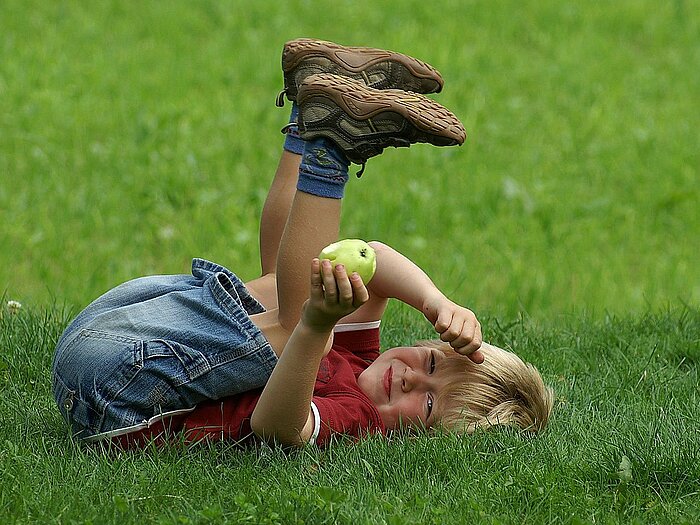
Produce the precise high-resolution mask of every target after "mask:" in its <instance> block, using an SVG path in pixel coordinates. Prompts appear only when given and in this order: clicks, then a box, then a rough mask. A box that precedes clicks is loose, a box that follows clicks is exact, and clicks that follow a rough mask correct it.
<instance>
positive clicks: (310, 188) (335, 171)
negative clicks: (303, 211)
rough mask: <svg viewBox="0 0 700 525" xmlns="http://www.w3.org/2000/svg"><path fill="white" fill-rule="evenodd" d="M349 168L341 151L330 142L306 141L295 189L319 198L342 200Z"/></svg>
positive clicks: (322, 139) (322, 140) (323, 140)
mask: <svg viewBox="0 0 700 525" xmlns="http://www.w3.org/2000/svg"><path fill="white" fill-rule="evenodd" d="M349 166H350V162H349V161H348V159H347V157H345V154H344V153H343V150H341V149H340V148H339V147H338V146H336V145H335V143H333V142H331V141H330V140H326V139H324V138H317V139H313V140H309V141H306V143H305V146H304V153H303V155H302V157H301V165H300V166H299V180H298V181H297V189H298V190H299V191H303V192H304V193H310V194H312V195H318V196H319V197H327V198H331V199H342V198H343V195H344V194H345V184H346V183H347V182H348V167H349Z"/></svg>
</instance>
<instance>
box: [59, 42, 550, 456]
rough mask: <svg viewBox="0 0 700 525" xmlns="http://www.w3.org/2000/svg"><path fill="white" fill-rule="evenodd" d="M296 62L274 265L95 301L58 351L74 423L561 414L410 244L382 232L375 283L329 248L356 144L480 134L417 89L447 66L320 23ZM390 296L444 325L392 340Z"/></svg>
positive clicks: (417, 421)
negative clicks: (430, 335)
mask: <svg viewBox="0 0 700 525" xmlns="http://www.w3.org/2000/svg"><path fill="white" fill-rule="evenodd" d="M283 70H284V73H285V91H284V92H283V93H286V95H287V97H288V98H289V99H290V100H292V102H293V107H292V118H291V119H290V124H289V125H288V126H287V127H286V128H285V130H286V132H287V138H286V140H285V149H284V151H283V154H282V157H281V160H280V163H279V166H278V169H277V172H276V174H275V178H274V181H273V183H272V187H271V189H270V193H269V195H268V198H267V200H266V203H265V206H264V208H263V214H262V219H261V228H260V244H261V260H262V269H263V275H262V277H260V278H258V279H256V280H254V281H251V282H249V283H247V285H244V284H243V283H242V282H241V281H240V280H239V279H238V278H237V277H236V276H235V275H234V274H233V273H231V272H230V271H228V270H227V269H226V268H224V267H222V266H219V265H216V264H214V263H211V262H208V261H203V260H200V259H195V260H194V261H193V265H192V275H191V276H185V275H180V276H153V277H145V278H141V279H136V280H133V281H130V282H128V283H125V284H123V285H121V286H118V287H117V288H115V289H113V290H111V291H109V292H107V293H106V294H105V295H103V296H102V297H100V298H99V299H97V300H96V301H94V302H93V303H92V304H91V305H89V306H88V307H87V308H86V309H85V310H84V311H83V312H82V313H81V314H79V315H78V317H77V318H76V319H75V320H74V321H73V322H72V323H71V325H70V326H69V327H68V328H67V329H66V331H65V333H64V334H63V336H62V337H61V339H60V341H59V344H58V346H57V350H56V355H55V358H54V365H53V382H54V396H55V398H56V400H57V402H58V404H59V407H60V409H61V412H62V414H63V416H64V417H65V418H66V420H67V421H68V422H69V423H70V425H71V427H72V429H73V432H74V435H75V436H76V437H78V438H80V439H82V440H85V441H88V442H94V441H100V440H105V439H110V440H113V441H116V442H118V443H120V444H122V445H125V446H129V445H142V444H143V443H145V442H147V441H149V440H152V439H154V438H155V439H158V440H161V439H164V438H167V436H168V435H170V434H171V432H178V433H180V434H182V435H184V436H185V439H186V440H188V441H195V440H202V439H231V440H236V441H247V440H252V439H256V438H262V439H264V440H269V441H275V442H278V443H281V444H284V445H291V446H299V445H303V444H305V443H309V442H312V443H316V444H319V445H325V444H327V443H329V442H330V441H331V440H332V439H333V437H334V436H337V435H348V436H351V437H353V438H358V437H361V436H362V435H365V434H367V433H369V432H380V433H387V432H390V431H392V430H395V429H399V428H423V429H425V428H430V427H435V426H444V427H447V428H449V429H453V430H456V431H458V432H471V431H473V430H475V429H476V428H488V427H490V426H493V425H497V424H505V425H514V426H518V427H520V428H524V429H527V430H532V431H536V430H540V429H541V428H543V427H544V425H545V423H546V421H547V418H548V416H549V412H550V410H551V404H552V396H551V392H550V391H549V390H548V389H547V388H546V387H545V386H544V384H543V383H542V380H541V378H540V376H539V374H538V373H537V371H536V370H535V369H534V368H533V367H531V366H530V365H525V364H524V363H523V362H522V361H520V359H518V358H517V357H516V356H514V355H513V354H510V353H509V352H505V351H504V350H501V349H498V348H496V347H493V346H490V345H487V344H482V341H481V329H480V325H479V323H478V321H477V320H476V318H475V316H474V314H473V313H472V312H471V311H470V310H468V309H466V308H464V307H461V306H459V305H457V304H455V303H454V302H452V301H450V300H449V299H448V298H447V297H445V295H444V294H443V293H442V292H440V291H439V290H438V289H437V288H436V287H435V285H434V284H433V282H432V281H431V280H430V279H429V278H428V276H427V275H426V274H425V273H424V272H423V271H422V270H421V269H420V268H418V267H417V266H416V265H415V264H414V263H412V262H411V261H410V260H409V259H407V258H406V257H404V256H403V255H401V254H399V253H398V252H396V251H395V250H393V249H392V248H390V247H388V246H386V245H384V244H381V243H377V242H374V243H372V245H373V247H374V248H375V250H376V252H377V270H376V273H375V276H374V277H373V279H372V280H371V281H370V283H368V285H367V286H366V285H365V283H363V282H362V279H361V278H360V277H359V275H357V274H352V275H348V274H347V272H346V270H345V268H344V267H343V266H342V265H336V266H335V267H332V265H331V264H330V261H327V260H324V261H319V260H318V259H317V258H316V255H317V254H318V253H319V252H320V251H321V249H322V248H323V247H324V246H326V245H327V244H329V243H330V242H332V241H335V240H336V239H337V237H338V232H339V220H340V206H341V201H342V197H343V192H344V186H345V183H346V182H347V180H348V167H349V162H350V161H353V162H356V163H360V164H364V162H365V161H366V160H367V159H368V158H370V157H372V156H375V155H377V154H379V153H381V151H382V150H383V148H385V147H387V146H409V145H410V144H412V143H416V142H427V143H431V144H434V145H437V146H448V145H458V144H462V142H463V141H464V139H465V132H464V128H463V127H462V125H461V123H460V122H459V120H458V119H457V118H456V117H455V116H454V115H453V114H452V113H450V112H449V111H448V110H447V109H445V108H444V107H442V106H440V105H439V104H437V103H436V102H434V101H432V100H430V99H428V98H426V97H424V96H422V95H420V94H416V93H411V92H408V91H405V89H413V90H416V91H422V92H425V93H429V92H437V91H440V90H441V88H442V84H443V82H442V78H441V77H440V75H439V73H438V72H437V71H436V70H435V69H434V68H432V67H431V66H429V65H427V64H425V63H423V62H420V61H418V60H416V59H413V58H411V57H408V56H406V55H401V54H397V53H392V52H388V51H383V50H376V49H369V48H347V47H343V46H338V45H336V44H332V43H330V42H322V41H314V40H307V39H301V40H295V41H292V42H289V43H287V44H286V45H285V49H284V53H283ZM353 77H354V78H353ZM357 79H361V80H362V81H359V80H357ZM372 86H375V87H372ZM377 88H381V89H377ZM281 102H282V98H281V97H280V99H278V103H279V104H281ZM297 120H298V123H297ZM389 298H396V299H399V300H401V301H403V302H405V303H407V304H409V305H411V306H413V307H414V308H416V309H418V310H419V311H421V312H422V313H423V314H424V315H425V317H426V319H427V320H428V321H429V322H430V323H431V324H432V325H433V326H434V327H435V330H436V332H437V333H438V334H439V336H440V340H441V341H437V342H432V343H426V344H420V345H418V346H410V347H400V348H393V349H390V350H387V351H386V352H384V353H381V354H380V353H379V320H380V319H381V317H382V315H383V313H384V310H385V308H386V305H387V302H388V299H389Z"/></svg>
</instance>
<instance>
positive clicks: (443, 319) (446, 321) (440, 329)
mask: <svg viewBox="0 0 700 525" xmlns="http://www.w3.org/2000/svg"><path fill="white" fill-rule="evenodd" d="M450 324H452V312H450V311H449V310H442V311H440V312H438V318H437V319H436V320H435V324H434V325H433V326H435V331H436V332H437V333H439V334H441V335H442V334H443V333H445V331H446V330H447V329H448V328H449V327H450ZM441 339H442V338H441ZM443 341H446V339H443Z"/></svg>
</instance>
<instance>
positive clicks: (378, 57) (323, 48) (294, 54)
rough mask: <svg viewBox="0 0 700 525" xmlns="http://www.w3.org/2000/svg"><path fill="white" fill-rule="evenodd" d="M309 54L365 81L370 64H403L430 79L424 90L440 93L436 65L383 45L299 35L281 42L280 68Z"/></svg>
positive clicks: (286, 69) (288, 67) (289, 66)
mask: <svg viewBox="0 0 700 525" xmlns="http://www.w3.org/2000/svg"><path fill="white" fill-rule="evenodd" d="M309 57H322V58H325V59H327V60H329V61H331V62H333V63H334V64H336V65H338V66H339V67H341V68H342V69H344V70H346V71H347V72H348V73H350V74H351V76H352V77H353V78H356V79H358V80H359V79H364V80H365V81H366V80H367V77H366V75H365V72H366V70H367V69H369V68H371V67H372V66H373V65H375V64H379V63H383V62H393V63H396V64H400V65H401V66H403V67H404V68H406V69H407V70H408V71H409V72H410V74H411V75H413V76H414V77H415V78H417V79H423V80H428V81H432V83H433V86H432V88H430V89H427V90H426V91H425V93H439V92H440V91H441V90H442V87H443V85H444V81H443V79H442V76H441V75H440V73H439V72H438V70H437V69H435V68H434V67H433V66H431V65H430V64H427V63H425V62H423V61H421V60H418V59H416V58H413V57H410V56H408V55H404V54H402V53H395V52H393V51H388V50H386V49H374V48H371V47H349V46H341V45H340V44H335V43H333V42H326V41H324V40H313V39H309V38H299V39H297V40H292V41H290V42H287V43H286V44H285V45H284V49H283V51H282V71H283V72H284V73H289V72H290V71H292V70H293V69H294V68H295V67H297V66H298V65H299V63H301V62H302V61H303V60H305V59H307V58H309ZM289 95H290V94H289V93H288V96H289ZM291 95H292V97H294V96H295V93H291Z"/></svg>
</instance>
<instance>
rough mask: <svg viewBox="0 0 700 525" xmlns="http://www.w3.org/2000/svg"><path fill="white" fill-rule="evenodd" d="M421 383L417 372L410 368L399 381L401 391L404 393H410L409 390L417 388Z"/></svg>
mask: <svg viewBox="0 0 700 525" xmlns="http://www.w3.org/2000/svg"><path fill="white" fill-rule="evenodd" d="M421 381H422V378H421V375H420V374H419V373H418V372H416V371H415V370H413V369H412V368H406V370H405V371H404V374H403V379H402V380H401V390H403V391H404V392H410V391H411V390H414V389H415V388H417V387H419V386H420V384H421Z"/></svg>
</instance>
